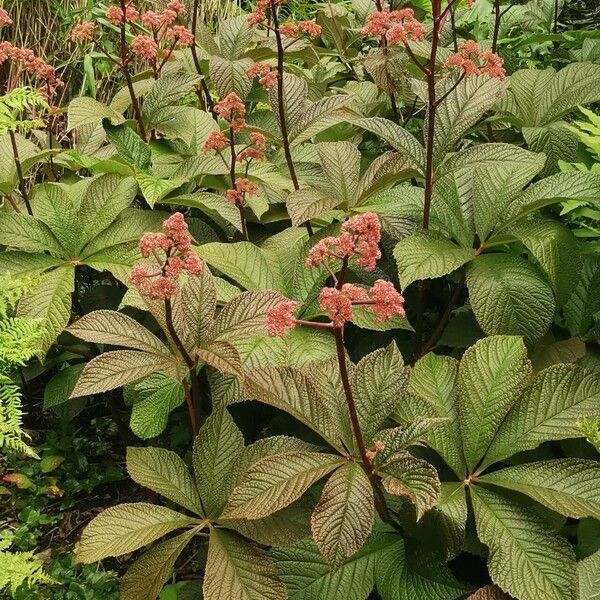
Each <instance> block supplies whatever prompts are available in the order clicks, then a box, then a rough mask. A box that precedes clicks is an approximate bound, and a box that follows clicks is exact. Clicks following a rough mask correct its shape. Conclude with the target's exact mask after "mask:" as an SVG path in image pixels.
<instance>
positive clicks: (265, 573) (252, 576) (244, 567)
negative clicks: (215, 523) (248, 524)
mask: <svg viewBox="0 0 600 600" xmlns="http://www.w3.org/2000/svg"><path fill="white" fill-rule="evenodd" d="M203 593H204V595H203V597H204V600H225V598H232V599H233V598H235V599H236V600H285V598H286V593H285V586H284V585H283V583H281V581H279V579H278V578H277V571H276V568H275V565H274V564H273V562H272V561H271V559H270V558H269V557H268V556H267V555H266V554H265V553H264V552H263V551H262V550H261V549H259V548H257V547H256V546H251V545H250V544H248V543H247V542H245V541H244V540H243V539H242V538H240V537H239V536H237V535H235V534H233V533H231V532H229V531H225V530H223V529H212V530H211V532H210V541H209V545H208V559H207V563H206V571H205V573H204V586H203Z"/></svg>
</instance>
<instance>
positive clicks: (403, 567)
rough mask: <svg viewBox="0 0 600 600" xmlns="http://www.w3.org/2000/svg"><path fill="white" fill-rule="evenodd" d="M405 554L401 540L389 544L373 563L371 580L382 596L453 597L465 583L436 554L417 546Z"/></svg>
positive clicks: (388, 599) (386, 599)
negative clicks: (416, 553) (414, 550)
mask: <svg viewBox="0 0 600 600" xmlns="http://www.w3.org/2000/svg"><path fill="white" fill-rule="evenodd" d="M418 552H419V554H418V555H417V556H407V551H406V549H405V547H404V544H402V543H397V544H394V545H393V546H391V547H390V548H389V549H388V550H387V551H386V552H385V553H383V554H382V556H381V557H380V558H378V560H377V561H376V563H375V582H376V585H377V592H378V593H379V596H380V597H381V598H382V600H409V599H410V600H455V599H456V598H461V597H463V596H464V594H465V591H466V589H465V587H464V586H463V585H461V584H460V583H459V582H458V581H457V580H456V579H455V578H454V576H453V575H452V573H451V572H450V569H448V567H447V566H446V564H445V563H444V562H442V561H441V560H440V559H439V557H436V556H431V555H429V554H427V553H426V552H424V551H423V550H421V549H419V550H418Z"/></svg>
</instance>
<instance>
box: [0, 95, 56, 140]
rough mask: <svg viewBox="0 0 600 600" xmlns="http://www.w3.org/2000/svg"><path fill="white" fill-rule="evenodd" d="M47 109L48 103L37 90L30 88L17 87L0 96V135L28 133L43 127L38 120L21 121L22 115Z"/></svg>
mask: <svg viewBox="0 0 600 600" xmlns="http://www.w3.org/2000/svg"><path fill="white" fill-rule="evenodd" d="M35 108H39V109H42V110H46V109H48V103H47V102H46V101H45V100H44V98H42V96H41V95H40V94H39V92H38V91H37V90H34V89H32V88H30V87H27V86H23V87H18V88H15V89H14V90H12V92H9V93H8V94H6V95H4V96H0V135H6V133H7V132H9V131H23V132H26V131H30V130H32V129H35V128H36V127H43V125H44V122H43V121H42V120H41V119H39V118H32V119H23V118H22V117H23V113H24V112H26V111H30V110H32V109H35Z"/></svg>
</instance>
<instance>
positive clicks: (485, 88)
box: [425, 75, 505, 165]
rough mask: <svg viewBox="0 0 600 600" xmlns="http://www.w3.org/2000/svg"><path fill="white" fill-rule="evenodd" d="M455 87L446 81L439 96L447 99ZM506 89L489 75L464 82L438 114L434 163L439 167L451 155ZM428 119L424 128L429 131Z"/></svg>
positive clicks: (439, 109)
mask: <svg viewBox="0 0 600 600" xmlns="http://www.w3.org/2000/svg"><path fill="white" fill-rule="evenodd" d="M452 85H454V83H453V81H452V80H451V78H449V77H448V78H445V79H444V80H442V82H441V84H440V85H438V86H437V90H436V92H437V96H438V97H441V96H443V95H444V93H445V92H446V90H447V89H449V88H450V87H451V86H452ZM504 89H505V85H504V83H502V82H501V81H500V80H499V79H496V78H493V77H488V76H486V75H475V76H474V77H466V78H465V79H463V80H462V81H461V82H460V83H459V84H458V86H457V87H456V89H455V90H454V91H453V92H452V93H451V94H450V96H448V97H447V98H446V99H445V100H444V101H443V102H442V103H441V104H440V105H439V106H438V107H437V110H436V116H435V126H434V130H433V131H434V133H433V161H434V164H436V165H439V163H441V162H442V160H443V159H444V158H445V156H446V153H448V152H452V151H453V150H454V146H455V145H456V143H457V142H458V141H459V140H460V139H461V138H462V136H463V135H464V134H465V133H466V132H467V130H468V129H470V128H471V127H473V125H475V124H476V123H477V121H479V119H481V117H482V116H483V115H484V114H485V113H486V112H487V111H488V110H490V109H491V108H492V106H493V105H494V104H495V103H496V101H497V100H498V99H499V98H500V96H501V95H502V93H503V91H504ZM428 123H429V116H428V117H427V119H426V122H425V127H428V126H429V125H428Z"/></svg>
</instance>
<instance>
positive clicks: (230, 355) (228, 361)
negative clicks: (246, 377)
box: [196, 340, 242, 375]
mask: <svg viewBox="0 0 600 600" xmlns="http://www.w3.org/2000/svg"><path fill="white" fill-rule="evenodd" d="M196 356H197V357H198V359H199V360H201V361H202V362H203V363H205V364H207V365H210V366H211V367H215V368H216V369H218V370H219V371H221V373H229V374H230V375H239V374H240V373H241V372H242V361H241V359H240V355H239V353H238V351H237V350H236V348H235V346H234V345H233V344H230V343H229V342H225V341H224V340H211V341H207V342H203V343H202V344H201V345H200V346H199V347H198V348H196Z"/></svg>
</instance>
